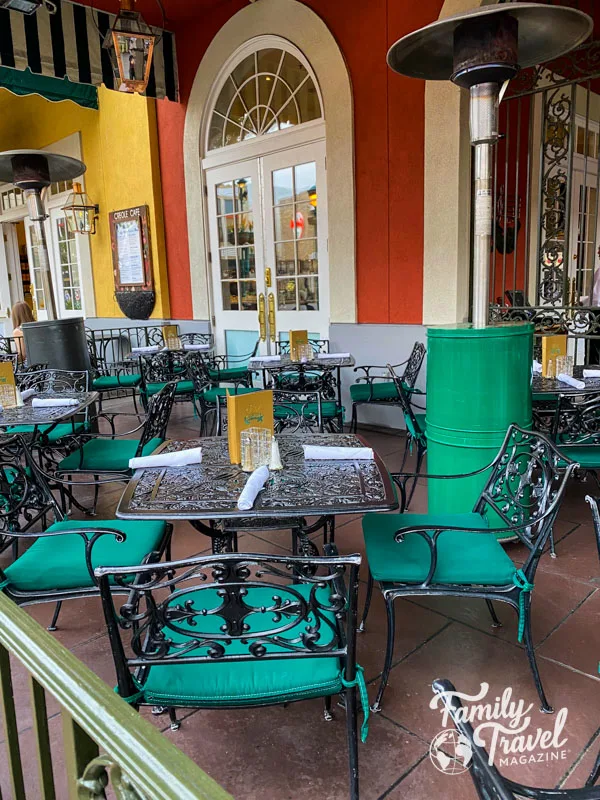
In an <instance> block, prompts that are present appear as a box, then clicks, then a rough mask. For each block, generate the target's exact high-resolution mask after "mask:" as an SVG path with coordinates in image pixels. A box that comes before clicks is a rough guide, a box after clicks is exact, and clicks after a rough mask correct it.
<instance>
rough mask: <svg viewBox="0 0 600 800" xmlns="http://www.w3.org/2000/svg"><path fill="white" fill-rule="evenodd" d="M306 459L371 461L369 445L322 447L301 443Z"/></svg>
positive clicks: (372, 456) (371, 452) (371, 451)
mask: <svg viewBox="0 0 600 800" xmlns="http://www.w3.org/2000/svg"><path fill="white" fill-rule="evenodd" d="M302 449H303V450H304V458H305V460H306V461H344V460H345V461H372V460H373V458H374V457H375V456H374V453H373V450H372V448H371V447H323V446H322V445H318V444H303V445H302Z"/></svg>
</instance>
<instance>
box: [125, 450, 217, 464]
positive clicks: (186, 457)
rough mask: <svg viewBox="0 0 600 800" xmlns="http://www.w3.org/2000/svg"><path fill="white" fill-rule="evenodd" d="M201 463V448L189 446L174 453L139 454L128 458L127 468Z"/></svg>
mask: <svg viewBox="0 0 600 800" xmlns="http://www.w3.org/2000/svg"><path fill="white" fill-rule="evenodd" d="M201 463H202V448H201V447H190V448H189V449H188V450H178V451H177V452H176V453H158V454H157V455H155V456H140V457H139V458H130V459H129V469H153V468H156V467H187V466H188V464H201Z"/></svg>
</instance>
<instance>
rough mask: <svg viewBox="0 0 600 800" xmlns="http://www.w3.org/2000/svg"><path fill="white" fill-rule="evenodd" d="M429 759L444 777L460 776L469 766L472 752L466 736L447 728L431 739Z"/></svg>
mask: <svg viewBox="0 0 600 800" xmlns="http://www.w3.org/2000/svg"><path fill="white" fill-rule="evenodd" d="M429 758H430V759H431V761H432V763H433V766H434V767H435V768H436V769H439V771H440V772H443V773H444V774H445V775H460V774H461V773H462V772H466V771H467V770H468V769H469V767H470V766H471V759H472V758H473V751H472V749H471V744H470V742H469V740H468V739H467V737H466V736H463V734H462V733H459V732H458V731H456V730H454V728H449V729H448V730H445V731H440V732H439V733H438V734H437V736H436V737H435V738H434V739H433V741H432V742H431V745H430V746H429Z"/></svg>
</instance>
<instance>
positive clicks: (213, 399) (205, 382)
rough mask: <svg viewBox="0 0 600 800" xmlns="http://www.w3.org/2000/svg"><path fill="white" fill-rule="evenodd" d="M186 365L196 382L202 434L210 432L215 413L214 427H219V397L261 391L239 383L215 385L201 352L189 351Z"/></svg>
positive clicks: (195, 404)
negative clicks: (226, 385)
mask: <svg viewBox="0 0 600 800" xmlns="http://www.w3.org/2000/svg"><path fill="white" fill-rule="evenodd" d="M186 365H187V370H188V375H189V376H190V378H191V379H192V381H193V384H194V406H195V409H196V412H197V414H198V416H199V417H200V436H205V435H206V434H207V433H208V431H209V427H208V421H209V418H210V416H211V415H214V427H215V429H218V422H217V420H218V411H219V399H221V400H225V399H226V398H227V394H228V393H229V394H247V393H248V392H257V391H259V390H258V389H254V388H248V387H247V386H243V385H242V384H238V383H234V385H233V386H228V387H225V386H215V385H214V382H213V379H212V378H211V375H210V371H209V368H208V364H207V363H206V361H205V360H204V358H203V356H202V354H201V353H188V355H187V358H186Z"/></svg>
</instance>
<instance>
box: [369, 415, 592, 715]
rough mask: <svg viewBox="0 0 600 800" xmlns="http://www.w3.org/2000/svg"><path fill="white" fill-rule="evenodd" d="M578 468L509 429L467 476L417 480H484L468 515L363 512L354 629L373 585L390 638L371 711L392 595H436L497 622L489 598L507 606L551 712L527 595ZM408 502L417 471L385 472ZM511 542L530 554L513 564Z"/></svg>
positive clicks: (545, 443)
mask: <svg viewBox="0 0 600 800" xmlns="http://www.w3.org/2000/svg"><path fill="white" fill-rule="evenodd" d="M577 466H578V465H577V464H575V463H572V462H569V463H566V462H565V458H564V456H563V455H562V454H561V453H560V452H559V451H558V450H557V449H556V447H555V446H554V444H553V443H552V442H551V441H550V440H549V439H547V438H546V437H545V436H543V435H542V434H535V433H532V432H531V431H526V430H523V429H521V428H519V427H518V426H516V425H511V426H510V428H509V429H508V431H507V433H506V437H505V439H504V443H503V445H502V447H501V449H500V452H499V453H498V455H497V456H496V458H495V459H494V461H493V462H492V464H490V465H487V466H485V467H482V468H481V469H479V470H476V471H475V472H472V473H469V474H468V475H448V476H440V475H421V476H420V477H426V478H428V480H452V479H456V478H459V479H460V478H465V477H469V478H471V477H474V476H477V475H481V478H482V483H483V484H484V485H483V489H482V492H481V495H480V496H479V499H478V500H477V502H476V503H475V506H474V508H473V512H472V513H468V514H451V513H450V514H402V513H401V514H400V515H396V514H366V515H365V516H364V517H363V533H364V537H365V545H366V551H367V559H368V562H369V584H368V589H367V599H366V602H365V608H364V611H363V620H362V623H361V628H364V623H365V620H366V618H367V614H368V611H369V605H370V601H371V595H372V591H373V582H374V581H377V582H378V584H379V587H380V589H381V591H382V593H383V597H384V600H385V604H386V609H387V619H388V640H387V651H386V656H385V664H384V668H383V674H382V678H381V684H380V687H379V691H378V694H377V699H376V701H375V705H374V706H373V710H375V711H380V710H381V701H382V697H383V693H384V691H385V687H386V685H387V681H388V677H389V673H390V669H391V666H392V659H393V654H394V634H395V613H394V601H395V600H396V598H398V597H409V596H410V597H414V596H418V595H429V596H431V595H439V596H442V597H478V598H482V599H484V600H485V601H486V603H487V605H488V608H489V610H490V614H491V616H492V620H493V622H494V625H499V622H498V619H497V617H496V614H495V611H494V607H493V605H492V601H493V600H497V601H498V602H502V603H508V604H509V605H510V606H512V607H513V608H514V609H515V610H516V611H517V612H518V614H519V637H518V638H519V641H522V640H523V638H524V640H525V647H526V649H527V656H528V658H529V664H530V667H531V671H532V673H533V678H534V681H535V685H536V688H537V691H538V694H539V696H540V700H541V703H542V710H543V711H546V712H550V711H551V710H552V709H551V707H550V705H549V703H548V700H547V699H546V695H545V693H544V689H543V687H542V682H541V678H540V675H539V671H538V667H537V662H536V658H535V652H534V649H533V640H532V636H531V614H530V608H531V592H532V590H533V584H534V579H535V573H536V570H537V566H538V562H539V560H540V558H541V555H542V552H543V551H544V548H545V547H546V545H547V544H548V539H549V537H550V534H551V532H552V526H553V525H554V522H555V520H556V516H557V514H558V511H559V508H560V503H561V500H562V497H563V494H564V491H565V487H566V485H567V481H568V480H569V477H570V475H571V474H572V472H573V471H574V470H575V469H576V468H577ZM392 477H393V478H394V480H395V481H396V483H397V485H398V487H399V489H400V492H401V496H402V510H403V509H404V507H405V505H406V481H407V480H409V479H410V478H413V477H414V473H397V474H395V475H392ZM503 536H517V537H518V538H519V540H520V541H521V543H522V544H523V545H525V547H526V548H527V550H528V551H529V554H528V556H527V558H526V560H525V563H524V564H523V566H522V567H520V568H519V567H518V566H517V565H515V564H514V563H513V562H512V560H511V559H510V558H509V556H508V555H507V553H506V552H505V550H504V548H503V547H502V545H501V544H500V543H499V541H498V538H500V537H503Z"/></svg>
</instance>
